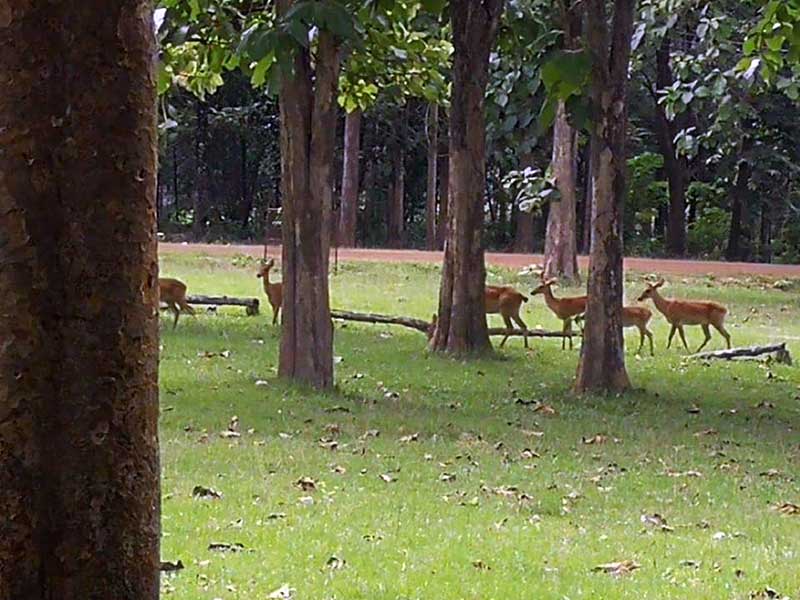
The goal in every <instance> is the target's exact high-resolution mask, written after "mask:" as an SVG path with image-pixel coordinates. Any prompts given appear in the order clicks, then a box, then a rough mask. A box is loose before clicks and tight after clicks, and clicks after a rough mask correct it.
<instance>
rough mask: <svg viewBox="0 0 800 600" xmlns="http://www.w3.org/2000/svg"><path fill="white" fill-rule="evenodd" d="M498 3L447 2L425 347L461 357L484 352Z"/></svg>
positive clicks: (499, 0) (494, 0) (500, 3)
mask: <svg viewBox="0 0 800 600" xmlns="http://www.w3.org/2000/svg"><path fill="white" fill-rule="evenodd" d="M503 4H504V3H503V0H453V1H452V2H451V5H450V8H451V10H450V14H451V20H452V28H453V45H454V47H455V54H454V60H453V63H454V64H453V97H452V102H451V108H450V130H449V137H450V209H451V210H450V214H449V219H450V224H449V228H448V235H447V240H446V242H445V257H444V267H443V271H442V283H441V289H440V292H439V314H438V325H437V327H436V331H435V333H434V335H433V338H432V340H431V347H432V349H433V350H435V351H438V352H448V353H451V354H457V355H465V354H474V353H481V352H485V351H487V350H489V349H490V348H491V343H490V341H489V335H488V329H487V326H486V311H485V303H484V286H485V283H486V267H485V264H484V260H483V244H482V241H481V234H482V231H483V203H484V190H485V187H486V181H485V177H486V125H485V119H486V116H485V106H484V98H485V95H486V83H487V80H488V69H489V51H490V50H491V47H492V45H493V43H494V39H495V35H496V33H497V28H498V24H499V21H500V15H501V13H502V10H503Z"/></svg>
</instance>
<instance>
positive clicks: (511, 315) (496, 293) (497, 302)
mask: <svg viewBox="0 0 800 600" xmlns="http://www.w3.org/2000/svg"><path fill="white" fill-rule="evenodd" d="M527 301H528V298H527V297H526V296H523V295H522V294H520V293H519V292H518V291H517V290H515V289H514V288H513V287H511V286H507V285H504V286H498V285H487V286H486V289H485V290H484V302H485V307H486V314H487V315H488V314H499V315H500V316H502V317H503V322H504V323H505V325H506V329H513V328H514V323H516V324H518V325H519V326H520V327H522V330H523V332H524V333H523V336H524V338H525V347H526V348H527V347H528V326H527V325H525V321H523V320H522V317H520V316H519V310H520V308H521V307H522V303H523V302H527ZM438 324H439V316H438V315H437V314H435V313H434V315H433V317H432V319H431V323H430V325H429V326H428V330H427V332H426V333H427V336H428V340H430V339H431V338H433V334H434V333H436V327H437V325H438ZM508 338H509V336H508V335H507V334H506V335H505V336H504V337H503V341H502V342H500V347H501V348H502V347H503V346H504V345H505V343H506V340H508Z"/></svg>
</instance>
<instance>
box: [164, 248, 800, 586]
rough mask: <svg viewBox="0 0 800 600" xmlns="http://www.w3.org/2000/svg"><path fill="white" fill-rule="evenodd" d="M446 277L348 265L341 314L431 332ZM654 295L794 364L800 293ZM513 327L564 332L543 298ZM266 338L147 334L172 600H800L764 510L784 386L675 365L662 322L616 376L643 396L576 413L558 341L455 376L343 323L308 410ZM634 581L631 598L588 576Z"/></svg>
mask: <svg viewBox="0 0 800 600" xmlns="http://www.w3.org/2000/svg"><path fill="white" fill-rule="evenodd" d="M162 273H163V274H164V275H165V276H177V277H180V278H182V279H184V280H185V281H186V282H187V283H188V284H189V288H190V293H209V294H211V293H217V294H219V293H227V294H231V295H235V294H238V295H247V296H256V295H257V296H259V297H261V298H262V299H263V298H264V297H263V293H262V292H261V288H260V280H257V279H256V278H255V276H254V273H255V265H254V264H252V263H249V262H248V261H246V260H244V259H233V260H232V259H223V258H214V259H212V258H208V257H202V256H199V257H186V256H182V257H173V256H169V255H167V256H165V257H162ZM438 273H439V270H438V268H435V267H432V266H414V265H376V264H356V263H354V264H346V265H344V266H343V267H342V268H341V270H340V272H339V274H338V275H337V276H335V277H332V289H333V291H332V303H333V306H334V307H337V308H347V309H351V310H369V311H374V312H387V313H394V314H405V315H412V316H417V317H421V318H426V317H430V315H431V313H432V312H433V310H434V308H435V299H436V296H437V289H438V287H437V284H438ZM642 277H643V276H641V275H636V276H632V278H631V279H629V281H628V282H627V296H628V298H629V299H633V298H634V297H635V296H636V295H638V293H639V292H640V291H641V289H642V288H643V285H642ZM490 281H497V282H500V281H504V282H510V283H517V284H519V286H520V289H521V290H526V291H527V290H530V289H531V287H532V285H533V281H532V279H531V278H530V277H527V278H525V277H523V278H520V277H518V276H517V275H516V274H513V273H502V272H498V271H494V272H492V273H491V274H490ZM560 292H561V293H569V292H570V290H560ZM665 293H666V294H668V295H672V294H675V295H692V296H698V297H705V298H709V299H714V300H720V301H723V302H725V303H726V304H728V306H729V308H730V312H731V316H730V327H729V330H730V332H731V334H732V336H733V341H734V344H735V345H744V344H749V343H756V342H767V341H775V340H788V341H789V342H790V348H791V349H792V350H793V351H794V354H795V358H800V282H795V284H794V285H793V286H790V288H789V289H788V290H787V291H782V290H778V289H774V288H773V287H772V286H771V284H770V283H769V282H764V281H755V280H746V281H730V280H719V279H716V280H715V279H710V278H702V279H695V280H672V281H670V287H669V288H668V289H667V290H666V291H665ZM264 300H265V299H264ZM267 312H269V309H268V307H267ZM523 318H525V320H526V321H527V323H528V325H529V326H531V327H535V326H542V327H546V328H550V329H556V328H558V326H559V323H558V322H557V321H556V320H555V318H554V317H553V316H552V315H550V313H549V312H547V310H546V308H545V307H544V305H543V302H542V300H541V298H535V299H533V300H532V301H531V302H529V303H528V304H527V305H526V306H525V313H524V316H523ZM270 319H271V315H268V314H263V315H261V316H260V317H246V316H245V315H244V311H243V310H230V311H220V312H219V313H218V314H216V315H211V314H200V315H199V316H198V317H197V318H191V317H188V318H185V319H183V318H182V320H181V323H180V324H179V326H178V329H177V331H175V332H172V331H171V329H170V325H171V323H170V322H169V321H167V318H166V317H164V318H163V320H162V358H161V407H162V417H161V444H162V454H163V494H164V500H163V532H164V533H163V535H164V537H163V544H162V557H163V559H164V560H169V561H176V560H181V561H182V562H183V564H184V565H185V569H183V570H181V571H179V572H177V573H176V574H174V575H165V576H164V578H163V592H164V594H165V596H166V597H171V598H180V599H187V600H188V599H205V598H208V599H214V598H223V599H233V598H241V599H248V600H249V599H258V600H262V599H266V598H269V597H286V598H289V597H292V598H294V599H295V600H317V599H326V600H333V599H337V600H351V599H365V600H367V599H368V600H378V599H384V598H385V599H397V600H400V599H403V600H412V599H426V600H427V599H436V600H439V599H442V600H450V599H453V600H460V599H464V600H478V599H480V600H510V599H532V600H533V599H536V600H538V599H550V598H558V599H564V598H569V599H572V600H575V599H578V598H585V599H589V598H591V599H616V598H629V599H637V600H638V599H643V598H648V599H650V598H652V599H656V598H658V599H665V598H675V599H678V598H680V599H687V598H692V599H694V598H699V599H716V598H720V599H747V598H768V597H772V596H769V595H768V592H767V591H766V590H767V588H771V589H773V590H776V591H777V592H778V593H780V594H783V595H786V596H788V597H791V598H800V514H798V515H791V514H782V513H781V512H779V511H777V510H775V509H774V506H775V505H777V504H780V503H794V504H800V433H798V430H799V429H800V368H799V367H797V366H795V367H786V366H779V365H763V364H756V363H735V364H729V363H719V362H715V363H713V364H705V363H702V362H699V363H698V362H691V363H688V362H685V361H684V360H683V357H682V354H681V352H679V351H677V350H675V349H674V348H673V350H671V351H669V352H668V351H666V350H665V344H666V334H667V332H668V328H667V326H666V324H665V321H664V320H663V318H662V317H660V316H656V317H655V318H654V323H653V329H654V332H655V335H656V357H655V358H650V357H649V356H643V357H641V358H639V357H636V356H634V355H633V353H632V352H630V351H629V354H628V369H629V372H630V375H631V378H632V380H633V382H634V384H635V385H636V386H637V391H635V392H633V393H630V394H628V395H626V396H624V397H619V398H596V397H584V398H576V397H574V396H572V395H571V394H570V392H569V386H570V383H571V381H572V378H573V376H574V373H575V367H576V364H577V358H578V351H577V349H576V350H575V351H573V352H569V351H566V352H562V351H561V350H560V342H559V341H558V340H534V341H533V343H532V349H531V351H529V352H526V351H525V350H524V349H523V348H522V341H521V340H519V339H517V340H512V341H510V342H509V346H508V347H507V348H506V349H505V350H504V351H502V352H500V353H498V357H497V358H496V359H492V360H485V361H480V362H469V363H465V362H457V361H452V360H447V359H441V358H436V357H431V356H428V355H427V354H426V352H425V347H424V337H423V336H422V335H420V334H418V333H415V332H412V331H406V330H401V329H398V328H388V327H384V326H369V325H356V324H352V323H351V324H348V325H347V326H344V325H341V324H337V326H336V334H335V335H336V355H337V357H338V358H337V365H336V377H337V382H338V391H337V392H336V393H335V394H327V395H323V394H316V393H311V392H307V391H303V390H299V389H297V388H293V387H290V386H287V385H285V384H283V383H281V382H279V381H276V379H275V373H276V369H275V365H276V361H277V345H278V334H279V331H278V329H277V328H273V327H271V326H270V325H269V320H270ZM491 319H492V322H493V323H497V324H498V325H499V317H492V318H491ZM687 333H688V337H689V341H690V344H692V345H693V346H696V345H697V344H699V342H700V340H701V339H702V335H701V333H700V331H699V329H697V328H694V329H690V330H689V331H687ZM627 339H628V341H629V344H630V345H632V346H633V347H634V348H635V346H636V344H638V337H637V334H636V333H635V332H632V331H629V332H628V337H627ZM709 347H710V348H720V347H721V340H720V338H719V337H718V336H717V335H716V333H715V334H714V339H713V340H712V343H711V344H710V345H709ZM550 408H552V411H551V410H549V409H550ZM232 419H235V420H236V421H237V424H236V425H235V426H234V428H238V431H239V432H240V437H231V435H230V434H228V433H225V432H226V431H227V430H228V429H229V426H230V424H231V421H232ZM196 486H201V487H204V488H212V489H213V490H214V491H216V492H218V493H219V494H221V498H217V499H203V498H200V497H197V496H196V495H193V490H194V489H195V487H196ZM198 491H201V490H198ZM655 515H659V516H655ZM211 544H228V545H230V546H229V547H225V546H223V547H222V548H221V549H210V548H209V546H210V545H211ZM239 544H240V545H241V546H239ZM226 549H227V550H228V551H226ZM628 560H629V561H635V562H636V563H637V564H638V565H639V568H638V569H636V570H634V571H633V572H632V573H630V574H619V573H618V574H616V575H615V574H609V573H606V572H595V571H593V568H594V567H596V566H598V565H603V564H606V563H612V562H619V561H628ZM622 570H623V571H624V569H622ZM282 586H286V587H284V593H283V596H281V595H280V594H279V593H275V594H274V595H272V596H271V594H273V592H275V591H276V590H278V589H280V588H281V587H282ZM288 588H292V589H293V590H294V592H293V593H292V594H289V593H288V592H287V591H286V590H287V589H288ZM757 594H762V595H757Z"/></svg>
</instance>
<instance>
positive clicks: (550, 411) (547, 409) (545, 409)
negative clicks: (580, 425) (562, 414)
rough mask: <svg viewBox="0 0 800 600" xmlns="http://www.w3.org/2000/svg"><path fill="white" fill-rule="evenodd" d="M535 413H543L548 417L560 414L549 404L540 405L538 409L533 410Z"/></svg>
mask: <svg viewBox="0 0 800 600" xmlns="http://www.w3.org/2000/svg"><path fill="white" fill-rule="evenodd" d="M533 412H537V413H541V414H543V415H548V416H555V415H557V414H558V411H557V410H556V409H555V408H553V407H552V406H550V405H549V404H543V403H540V404H539V405H538V406H537V407H536V408H534V409H533Z"/></svg>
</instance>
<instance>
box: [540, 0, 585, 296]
mask: <svg viewBox="0 0 800 600" xmlns="http://www.w3.org/2000/svg"><path fill="white" fill-rule="evenodd" d="M559 7H560V9H561V11H560V12H561V22H562V24H563V29H564V32H565V46H566V47H567V48H568V49H574V48H577V47H579V45H580V35H581V23H582V18H581V12H580V9H579V8H578V7H577V6H575V5H572V4H571V0H562V1H561V2H559ZM568 116H569V115H568V114H567V109H566V106H565V105H564V103H563V102H561V103H559V106H558V110H557V112H556V118H555V123H554V126H553V174H554V175H555V178H556V185H557V186H558V191H559V195H560V199H559V201H558V202H553V203H551V204H550V212H549V213H548V216H547V232H546V234H545V242H544V270H545V275H546V276H547V277H559V278H561V279H565V280H568V281H580V273H579V271H578V238H577V229H578V227H577V217H576V208H577V203H578V192H577V187H578V132H577V131H576V130H575V129H574V128H573V127H572V125H570V123H569V119H568Z"/></svg>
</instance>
